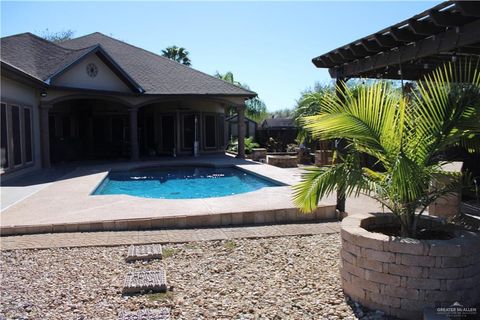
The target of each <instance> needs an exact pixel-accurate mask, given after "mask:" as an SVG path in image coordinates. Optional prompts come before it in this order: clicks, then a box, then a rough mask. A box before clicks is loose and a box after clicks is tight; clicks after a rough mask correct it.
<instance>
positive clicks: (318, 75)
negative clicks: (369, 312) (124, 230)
mask: <svg viewBox="0 0 480 320" xmlns="http://www.w3.org/2000/svg"><path fill="white" fill-rule="evenodd" d="M439 2H440V1H433V2H432V1H403V2H393V1H389V2H387V1H385V2H380V1H374V2H361V1H354V2H347V1H337V2H325V1H323V2H113V1H112V2H3V1H2V3H1V9H2V11H1V35H2V36H6V35H12V34H16V33H21V32H27V31H29V32H33V33H37V34H41V33H42V32H43V31H44V30H45V29H49V30H50V31H60V30H65V29H71V30H73V31H75V36H81V35H85V34H88V33H92V32H95V31H99V32H102V33H104V34H107V35H111V36H113V37H115V38H118V39H120V40H123V41H126V42H129V43H131V44H133V45H136V46H139V47H142V48H144V49H147V50H150V51H153V52H156V53H159V52H161V50H162V49H163V48H165V47H167V46H170V45H174V44H175V45H179V46H183V47H185V48H187V49H188V50H189V51H190V54H191V59H192V66H193V67H194V68H196V69H198V70H201V71H203V72H206V73H209V74H214V73H215V71H219V72H222V73H223V72H226V71H232V72H233V73H234V75H235V77H236V79H237V80H238V81H240V82H244V83H247V84H248V85H249V86H250V88H251V89H252V90H254V91H256V92H257V93H258V94H259V96H260V98H262V99H263V100H264V101H265V103H266V104H267V107H268V109H269V110H278V109H283V108H291V107H293V106H294V105H295V101H296V99H298V97H299V96H300V93H301V91H303V90H304V89H306V88H308V87H311V86H313V84H314V83H315V82H316V81H320V82H328V81H330V77H329V75H328V72H327V70H325V69H317V68H315V67H314V65H313V64H312V63H311V59H312V58H313V57H315V56H318V55H320V54H322V53H325V52H327V51H329V50H331V49H335V48H337V47H338V46H341V45H344V44H347V43H349V42H351V41H354V40H356V39H358V38H361V37H363V36H366V35H369V34H371V33H373V32H376V31H379V30H380V29H383V28H384V27H387V26H389V25H391V24H394V23H396V22H399V21H401V20H403V19H406V18H409V17H411V16H413V15H414V14H416V13H419V12H421V11H423V10H426V9H428V8H430V7H432V6H433V5H435V4H437V3H439Z"/></svg>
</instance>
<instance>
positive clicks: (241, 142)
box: [237, 105, 245, 159]
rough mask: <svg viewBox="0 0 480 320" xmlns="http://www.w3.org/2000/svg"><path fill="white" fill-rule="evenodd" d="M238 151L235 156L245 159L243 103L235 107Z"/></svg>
mask: <svg viewBox="0 0 480 320" xmlns="http://www.w3.org/2000/svg"><path fill="white" fill-rule="evenodd" d="M237 114H238V117H237V120H238V151H237V158H239V159H245V105H242V106H238V107H237Z"/></svg>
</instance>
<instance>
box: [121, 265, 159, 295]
mask: <svg viewBox="0 0 480 320" xmlns="http://www.w3.org/2000/svg"><path fill="white" fill-rule="evenodd" d="M149 292H167V277H166V274H165V270H164V269H163V267H160V268H159V269H157V270H153V271H135V272H129V273H128V274H127V275H126V277H125V281H124V283H123V290H122V293H123V294H125V295H127V294H143V293H149Z"/></svg>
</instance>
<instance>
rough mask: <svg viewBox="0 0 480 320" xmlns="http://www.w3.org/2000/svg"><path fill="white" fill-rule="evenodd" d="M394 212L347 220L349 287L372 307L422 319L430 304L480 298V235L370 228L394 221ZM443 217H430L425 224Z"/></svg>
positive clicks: (345, 277) (345, 278) (344, 271)
mask: <svg viewBox="0 0 480 320" xmlns="http://www.w3.org/2000/svg"><path fill="white" fill-rule="evenodd" d="M394 219H395V217H393V215H370V214H369V215H353V216H349V217H347V218H345V219H344V220H343V221H342V229H341V237H342V250H341V258H340V262H341V267H340V273H341V277H342V285H343V290H344V292H345V293H346V294H347V295H348V296H350V297H351V298H352V299H353V300H355V301H357V302H360V303H361V304H363V305H364V306H366V307H368V308H371V309H378V310H382V311H384V312H385V313H386V314H387V315H393V316H395V317H399V318H401V319H421V318H422V313H423V310H424V308H426V307H432V308H433V307H449V306H451V305H452V304H453V303H454V302H459V303H460V304H462V305H463V306H465V307H469V306H473V305H477V304H478V303H479V302H480V287H479V286H478V284H479V283H480V275H479V274H478V270H479V269H480V247H479V246H478V243H479V238H480V235H479V234H477V233H473V232H466V231H463V232H461V231H459V233H458V234H456V237H455V238H453V239H451V240H416V239H408V238H400V237H390V236H387V235H384V234H381V233H374V232H369V231H367V230H366V229H365V228H367V229H369V228H372V227H382V226H391V225H393V224H394ZM437 223H440V222H439V221H438V219H435V218H427V217H424V218H423V219H422V220H421V221H420V225H419V227H426V228H431V227H432V226H434V225H436V224H437Z"/></svg>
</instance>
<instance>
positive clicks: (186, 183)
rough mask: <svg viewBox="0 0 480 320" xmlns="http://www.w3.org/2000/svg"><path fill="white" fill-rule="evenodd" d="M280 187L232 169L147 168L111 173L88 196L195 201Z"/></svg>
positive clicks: (277, 184)
mask: <svg viewBox="0 0 480 320" xmlns="http://www.w3.org/2000/svg"><path fill="white" fill-rule="evenodd" d="M280 185H281V184H280V183H275V182H272V181H270V180H266V179H263V178H261V177H258V176H255V175H252V174H249V173H247V172H245V171H242V170H239V169H236V168H233V167H232V168H231V167H229V168H210V167H170V168H148V169H140V170H132V171H111V172H109V173H108V175H107V177H106V178H105V179H104V180H103V181H102V182H101V183H100V185H99V186H98V187H97V188H96V189H95V191H94V192H93V193H92V194H93V195H108V194H127V195H131V196H136V197H143V198H158V199H196V198H213V197H224V196H229V195H234V194H239V193H245V192H250V191H255V190H258V189H261V188H264V187H276V186H280Z"/></svg>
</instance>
